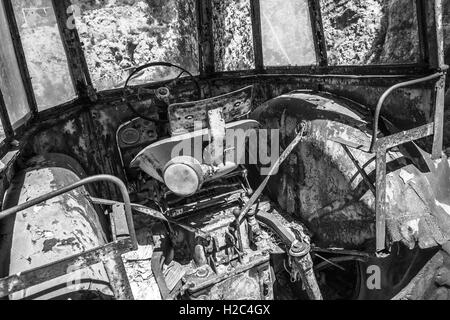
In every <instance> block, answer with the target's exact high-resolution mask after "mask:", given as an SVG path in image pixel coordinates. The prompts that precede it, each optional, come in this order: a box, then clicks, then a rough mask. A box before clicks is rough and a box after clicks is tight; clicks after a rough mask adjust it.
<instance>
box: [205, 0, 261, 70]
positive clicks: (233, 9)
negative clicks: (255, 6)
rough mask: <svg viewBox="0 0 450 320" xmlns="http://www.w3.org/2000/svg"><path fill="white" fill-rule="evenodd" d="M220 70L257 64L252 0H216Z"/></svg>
mask: <svg viewBox="0 0 450 320" xmlns="http://www.w3.org/2000/svg"><path fill="white" fill-rule="evenodd" d="M213 33H214V54H215V62H216V70H217V71H235V70H248V69H254V68H255V55H254V50H253V32H252V20H251V7H250V0H213Z"/></svg>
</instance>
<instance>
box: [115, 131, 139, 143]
mask: <svg viewBox="0 0 450 320" xmlns="http://www.w3.org/2000/svg"><path fill="white" fill-rule="evenodd" d="M120 139H121V140H122V142H123V143H124V144H128V145H132V144H135V143H138V142H139V140H140V139H141V134H140V132H139V130H137V129H134V128H128V129H125V130H123V131H122V133H121V135H120Z"/></svg>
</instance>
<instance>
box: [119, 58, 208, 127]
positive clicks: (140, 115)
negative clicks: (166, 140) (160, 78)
mask: <svg viewBox="0 0 450 320" xmlns="http://www.w3.org/2000/svg"><path fill="white" fill-rule="evenodd" d="M159 66H162V67H168V68H176V69H179V70H181V73H180V74H179V75H178V77H176V78H174V79H172V80H167V81H165V82H167V83H172V82H174V81H176V80H178V79H179V78H180V77H181V76H182V75H183V74H184V73H186V74H187V75H188V76H189V77H190V78H191V80H192V81H193V82H194V83H195V85H196V87H197V95H198V99H199V100H200V99H201V97H202V91H201V87H200V83H199V82H198V81H197V79H195V77H194V75H193V74H192V73H191V72H190V71H188V70H186V69H185V68H183V67H180V66H177V65H175V64H173V63H170V62H150V63H146V64H144V65H142V66H140V67H138V68H136V69H134V71H133V72H132V73H131V74H130V75H129V76H128V78H127V80H126V81H125V85H124V87H123V89H122V91H123V100H124V102H125V104H126V105H127V107H128V109H130V110H131V111H132V112H133V113H134V114H135V115H136V116H138V117H140V118H142V119H144V120H147V121H152V122H155V123H158V122H164V123H166V122H167V121H161V120H157V119H153V118H150V117H148V116H146V115H144V114H142V113H140V112H139V111H138V110H137V109H136V108H135V107H134V106H133V105H132V104H131V102H130V101H129V100H128V93H127V89H128V88H129V86H128V84H129V82H130V81H131V79H133V77H134V76H135V75H136V74H137V73H139V72H141V71H143V70H145V69H148V68H152V67H159Z"/></svg>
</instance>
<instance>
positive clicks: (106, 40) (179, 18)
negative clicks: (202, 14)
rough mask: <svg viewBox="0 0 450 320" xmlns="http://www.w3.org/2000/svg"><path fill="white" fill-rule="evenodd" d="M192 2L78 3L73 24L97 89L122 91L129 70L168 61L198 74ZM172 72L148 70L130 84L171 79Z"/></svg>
mask: <svg viewBox="0 0 450 320" xmlns="http://www.w3.org/2000/svg"><path fill="white" fill-rule="evenodd" d="M195 2H196V1H195V0H165V1H160V0H159V1H150V0H126V1H125V0H80V1H78V5H79V6H80V15H79V16H78V17H77V18H76V26H77V29H78V33H79V35H80V38H81V41H82V42H83V48H84V52H85V56H86V60H87V63H88V67H89V71H90V73H91V77H92V81H93V83H94V86H95V88H96V89H97V90H107V89H114V88H120V87H122V86H123V85H124V82H125V80H126V79H127V78H128V76H129V75H130V73H131V72H132V71H133V69H134V68H135V67H137V66H140V65H143V64H146V63H149V62H161V61H164V62H171V63H173V64H176V65H180V66H181V67H183V68H186V69H187V70H189V71H190V72H192V73H193V74H194V75H195V74H198V73H199V58H198V37H197V29H198V26H197V13H196V6H195ZM178 75H179V70H177V69H174V68H163V67H161V68H149V69H147V70H146V71H144V72H143V74H141V75H139V76H138V77H136V78H135V79H134V80H133V83H130V84H132V85H136V84H142V83H146V82H152V81H162V80H167V79H170V78H175V77H177V76H178Z"/></svg>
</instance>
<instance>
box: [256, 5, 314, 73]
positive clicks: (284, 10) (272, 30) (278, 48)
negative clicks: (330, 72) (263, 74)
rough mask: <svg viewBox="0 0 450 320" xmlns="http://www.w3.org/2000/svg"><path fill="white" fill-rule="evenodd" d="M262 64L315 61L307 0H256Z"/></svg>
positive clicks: (290, 63) (309, 63)
mask: <svg viewBox="0 0 450 320" xmlns="http://www.w3.org/2000/svg"><path fill="white" fill-rule="evenodd" d="M260 3H261V28H262V30H261V32H262V40H263V55H264V64H265V65H266V66H306V65H314V64H316V63H317V58H316V52H315V45H314V37H313V32H312V26H311V17H310V12H309V5H308V0H260Z"/></svg>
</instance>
